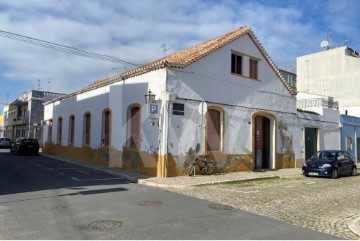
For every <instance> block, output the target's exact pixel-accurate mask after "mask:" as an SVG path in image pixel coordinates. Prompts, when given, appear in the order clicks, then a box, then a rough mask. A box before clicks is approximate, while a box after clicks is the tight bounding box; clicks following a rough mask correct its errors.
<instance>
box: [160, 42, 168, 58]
mask: <svg viewBox="0 0 360 241" xmlns="http://www.w3.org/2000/svg"><path fill="white" fill-rule="evenodd" d="M161 48H162V49H163V50H164V57H165V56H166V52H167V51H168V50H169V48H167V47H166V44H162V45H161Z"/></svg>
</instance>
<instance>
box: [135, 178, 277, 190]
mask: <svg viewBox="0 0 360 241" xmlns="http://www.w3.org/2000/svg"><path fill="white" fill-rule="evenodd" d="M278 178H281V177H280V176H270V177H254V178H248V179H231V180H222V181H213V182H207V183H200V184H187V185H176V184H175V185H174V184H163V183H155V182H151V181H147V180H138V183H139V184H143V185H147V186H152V187H160V188H187V187H204V186H212V185H218V184H223V183H231V182H241V181H244V182H247V181H255V180H267V179H278Z"/></svg>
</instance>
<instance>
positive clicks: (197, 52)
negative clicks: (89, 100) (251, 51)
mask: <svg viewBox="0 0 360 241" xmlns="http://www.w3.org/2000/svg"><path fill="white" fill-rule="evenodd" d="M246 34H247V35H249V37H250V38H251V39H252V41H253V42H254V43H255V45H256V46H257V47H258V49H259V51H260V52H261V53H262V55H263V56H264V58H265V60H267V62H268V63H269V64H270V66H271V67H272V68H273V70H274V71H275V73H276V75H277V76H278V77H279V79H280V80H281V81H282V83H283V84H284V85H285V87H286V88H287V90H288V91H289V93H290V94H295V92H294V91H293V90H292V89H291V88H290V86H289V85H288V84H287V82H286V81H285V80H284V78H283V77H282V75H281V74H280V72H279V70H278V68H277V67H276V65H275V64H274V62H273V61H272V60H271V58H270V56H269V55H268V54H267V52H266V51H265V49H264V48H263V47H262V45H261V44H260V42H259V41H258V39H257V38H256V36H255V35H254V33H253V32H252V31H251V29H250V28H249V27H247V26H243V27H240V28H237V29H235V30H233V31H231V32H229V33H226V34H224V35H221V36H219V37H216V38H214V39H211V40H209V41H206V42H203V43H200V44H198V45H195V46H193V47H190V48H187V49H184V50H181V51H178V52H175V53H173V54H170V55H168V56H165V57H163V58H160V59H157V60H155V61H152V62H150V63H147V64H144V65H141V66H138V67H135V68H133V69H131V70H128V71H125V72H123V73H121V74H118V75H115V76H112V77H109V78H106V79H103V80H99V81H96V82H94V83H92V84H90V85H88V86H87V87H85V88H83V89H81V90H79V91H76V92H73V93H71V94H68V95H65V96H62V97H59V98H56V99H54V100H51V101H48V102H46V103H45V105H46V104H50V103H54V102H56V101H61V100H63V99H67V98H70V97H72V96H75V95H78V94H81V93H84V92H88V91H91V90H94V89H97V88H101V87H104V86H107V85H110V84H113V83H116V82H119V81H122V80H125V79H129V78H132V77H135V76H138V75H142V74H145V73H148V72H150V71H153V70H156V69H162V68H185V67H187V66H189V65H190V64H191V63H194V62H196V61H197V60H199V59H201V58H204V57H205V56H207V55H209V54H211V53H213V52H214V51H216V50H218V49H220V48H221V47H223V46H225V45H227V44H229V43H231V42H233V41H234V40H236V39H238V38H240V37H242V36H244V35H246Z"/></svg>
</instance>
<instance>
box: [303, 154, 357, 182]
mask: <svg viewBox="0 0 360 241" xmlns="http://www.w3.org/2000/svg"><path fill="white" fill-rule="evenodd" d="M356 168H357V167H356V164H355V162H354V160H353V158H352V156H351V155H350V154H349V153H348V152H347V151H341V150H327V151H318V152H316V153H315V154H314V155H313V156H312V157H311V158H310V159H309V160H307V161H306V162H305V164H304V165H303V167H302V172H303V174H304V175H305V176H326V177H331V178H334V179H335V178H338V176H342V175H352V176H356V175H357V171H356Z"/></svg>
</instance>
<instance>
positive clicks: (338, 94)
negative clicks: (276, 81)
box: [297, 46, 360, 116]
mask: <svg viewBox="0 0 360 241" xmlns="http://www.w3.org/2000/svg"><path fill="white" fill-rule="evenodd" d="M359 79H360V58H359V53H357V52H356V51H354V50H352V49H351V48H349V47H346V46H344V47H339V48H334V49H328V50H324V51H321V52H318V53H314V54H309V55H304V56H301V57H298V58H297V90H298V91H299V92H307V93H310V94H317V95H324V96H332V97H333V98H334V99H335V100H337V101H338V102H339V110H340V112H341V113H342V114H345V113H348V114H349V115H353V116H360V98H359V92H358V90H357V88H356V86H358V83H359Z"/></svg>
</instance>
